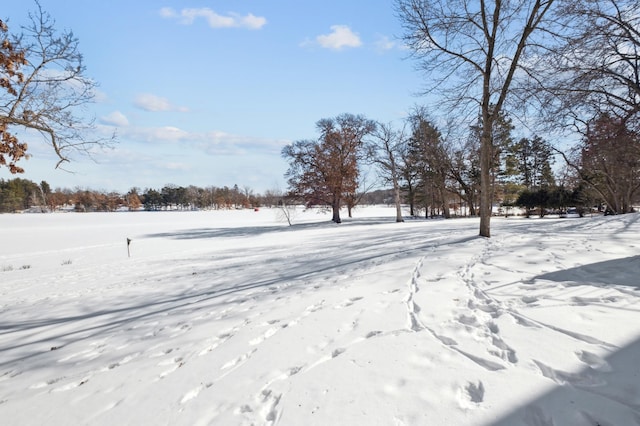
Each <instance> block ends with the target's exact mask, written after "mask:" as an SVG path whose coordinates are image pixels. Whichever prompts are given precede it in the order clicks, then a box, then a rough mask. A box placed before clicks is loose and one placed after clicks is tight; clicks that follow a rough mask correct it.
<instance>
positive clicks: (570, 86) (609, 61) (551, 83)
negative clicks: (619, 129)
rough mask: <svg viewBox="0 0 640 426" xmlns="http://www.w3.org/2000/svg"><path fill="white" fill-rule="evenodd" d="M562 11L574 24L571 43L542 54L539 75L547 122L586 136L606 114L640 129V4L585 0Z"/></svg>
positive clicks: (570, 30)
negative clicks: (592, 123)
mask: <svg viewBox="0 0 640 426" xmlns="http://www.w3.org/2000/svg"><path fill="white" fill-rule="evenodd" d="M562 13H563V14H565V16H566V17H567V18H568V19H570V20H571V22H572V25H571V26H570V27H569V28H568V30H567V32H568V34H567V42H566V43H564V44H563V45H562V46H560V47H559V48H557V49H552V50H549V51H548V52H547V53H546V54H545V55H542V56H541V57H540V59H539V61H538V66H537V69H536V73H535V75H536V76H537V79H536V85H535V86H534V88H533V89H534V90H535V91H537V92H540V93H544V94H545V96H543V97H542V100H543V104H542V106H543V107H544V108H542V109H541V111H543V112H545V113H546V114H547V120H546V122H547V123H550V124H551V125H555V126H556V127H557V126H567V125H573V126H574V129H575V130H577V131H578V132H580V133H582V134H583V135H584V134H585V133H586V131H587V127H588V123H589V122H590V121H591V120H593V119H596V118H597V117H599V116H600V115H601V114H604V113H606V114H608V115H613V116H616V117H618V118H620V119H621V120H623V121H624V122H629V123H630V124H631V123H632V125H633V126H634V127H636V129H637V130H640V3H638V2H637V1H636V0H583V1H579V2H571V3H570V4H568V5H567V6H566V7H565V8H564V9H563V10H562ZM541 89H542V90H541ZM549 118H552V119H549Z"/></svg>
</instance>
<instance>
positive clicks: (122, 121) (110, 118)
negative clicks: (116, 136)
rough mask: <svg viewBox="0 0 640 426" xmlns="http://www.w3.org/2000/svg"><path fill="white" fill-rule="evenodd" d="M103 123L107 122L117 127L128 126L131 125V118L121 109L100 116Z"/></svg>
mask: <svg viewBox="0 0 640 426" xmlns="http://www.w3.org/2000/svg"><path fill="white" fill-rule="evenodd" d="M100 122H101V123H102V124H107V125H111V126H116V127H126V126H128V125H129V120H128V119H127V117H126V116H125V115H124V114H123V113H121V112H120V111H113V112H112V113H111V114H108V115H105V116H104V117H100Z"/></svg>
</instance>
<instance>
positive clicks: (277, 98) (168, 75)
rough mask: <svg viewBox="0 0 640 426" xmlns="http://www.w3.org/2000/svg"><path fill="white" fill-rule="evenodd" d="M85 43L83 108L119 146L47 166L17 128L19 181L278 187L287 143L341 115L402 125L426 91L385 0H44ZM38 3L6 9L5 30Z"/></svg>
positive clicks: (118, 186)
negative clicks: (62, 166) (24, 152)
mask: <svg viewBox="0 0 640 426" xmlns="http://www.w3.org/2000/svg"><path fill="white" fill-rule="evenodd" d="M40 4H41V5H42V7H43V9H44V10H46V11H48V12H49V13H50V14H51V15H52V17H53V18H54V19H55V20H56V26H57V27H58V28H65V29H71V30H73V32H74V34H75V35H76V36H77V37H78V39H79V40H80V50H81V51H82V53H83V55H84V59H85V64H86V67H87V75H88V76H89V77H91V78H93V79H95V80H96V81H97V82H98V84H99V93H98V96H97V99H96V100H97V102H96V103H95V104H92V105H91V106H90V110H91V111H90V112H91V114H92V115H93V116H95V118H96V123H97V125H98V127H99V129H100V130H102V131H108V130H115V131H116V133H117V136H118V142H117V144H116V145H115V146H114V149H111V150H108V151H106V152H100V153H98V154H96V155H95V157H94V160H95V161H94V160H91V159H88V158H86V157H83V156H74V161H73V162H72V163H71V164H70V165H68V166H66V168H67V169H69V170H71V171H72V172H73V173H69V172H65V171H61V170H54V167H55V164H56V161H55V158H54V156H53V153H52V152H51V150H50V148H48V147H47V146H45V145H44V144H43V143H42V141H41V140H40V139H39V138H33V139H32V138H31V137H30V136H28V135H25V134H23V132H19V133H18V136H19V137H21V136H23V137H25V138H28V139H25V140H26V141H27V142H29V149H30V153H31V154H32V157H31V158H30V159H29V160H28V161H24V162H22V163H21V164H20V165H21V166H22V167H24V168H25V169H26V172H25V173H24V174H23V175H19V176H18V177H22V178H24V179H29V180H33V181H34V182H38V183H39V182H40V181H42V180H46V181H47V182H48V183H49V184H50V185H51V186H52V187H54V188H57V187H65V188H70V189H73V188H76V187H80V188H89V189H94V190H106V191H111V190H116V191H120V192H126V191H128V190H129V189H130V188H131V187H134V186H135V187H138V188H141V189H144V188H156V189H157V188H161V187H163V186H165V185H167V184H173V185H179V186H186V185H196V186H201V187H206V186H210V185H213V186H225V185H227V186H233V185H234V184H237V185H239V186H240V187H249V188H251V189H253V190H254V191H256V192H263V191H265V190H269V189H280V190H284V189H285V188H286V182H285V179H284V177H283V175H284V173H285V172H286V170H287V164H286V162H285V161H284V160H283V159H282V158H281V156H280V151H281V149H282V147H283V146H285V145H286V144H289V143H291V142H293V141H296V140H299V139H309V138H316V137H317V133H316V129H315V123H316V122H317V121H318V120H320V119H322V118H330V117H335V116H337V115H339V114H341V113H353V114H363V115H365V116H367V117H368V118H370V119H374V120H379V121H381V122H385V123H386V122H398V123H399V122H400V120H402V118H403V117H404V116H405V114H406V112H407V111H408V110H409V109H411V108H412V107H413V106H415V105H417V104H421V103H423V102H424V100H423V99H421V98H420V97H417V96H416V93H417V92H419V90H420V88H421V85H422V83H421V79H422V78H424V77H423V76H422V75H421V74H420V73H419V72H417V71H416V70H415V68H414V65H415V63H414V62H413V61H411V60H410V59H407V56H408V52H407V51H406V50H404V49H402V46H401V43H400V42H399V40H398V38H397V37H398V36H399V35H400V34H401V28H400V22H399V21H398V19H397V18H396V16H395V14H394V11H393V1H392V0H386V1H383V0H371V1H367V2H366V3H365V2H359V1H355V0H351V1H344V0H342V1H333V0H331V1H323V2H305V1H292V0H234V1H222V0H210V1H201V0H187V1H177V0H168V1H149V0H129V1H122V0H111V1H108V2H98V1H91V2H89V1H86V0H40ZM34 8H35V3H32V2H30V1H25V2H10V4H7V5H4V6H3V7H2V12H0V13H1V14H2V15H1V17H2V18H3V19H6V20H7V21H8V24H9V29H10V31H12V32H14V31H16V30H17V28H18V25H20V24H22V23H24V22H25V20H26V17H27V14H28V12H29V11H30V10H33V9H34ZM13 177H15V176H14V175H11V174H9V173H8V171H7V170H6V169H4V168H3V169H0V178H5V179H10V178H13Z"/></svg>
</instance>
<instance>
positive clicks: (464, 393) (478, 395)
mask: <svg viewBox="0 0 640 426" xmlns="http://www.w3.org/2000/svg"><path fill="white" fill-rule="evenodd" d="M484 393H485V389H484V384H483V383H482V381H478V383H473V382H467V384H466V385H465V386H463V387H461V388H460V389H459V391H458V403H459V404H460V407H462V408H467V409H470V408H477V407H478V406H479V405H480V404H481V403H482V402H483V401H484Z"/></svg>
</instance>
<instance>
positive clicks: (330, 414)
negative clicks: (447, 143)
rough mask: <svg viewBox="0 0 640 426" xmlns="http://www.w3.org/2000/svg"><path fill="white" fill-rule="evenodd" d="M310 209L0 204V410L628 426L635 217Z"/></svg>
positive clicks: (633, 358)
mask: <svg viewBox="0 0 640 426" xmlns="http://www.w3.org/2000/svg"><path fill="white" fill-rule="evenodd" d="M343 215H345V216H346V214H344V213H343ZM329 219H330V215H328V214H327V213H323V212H318V211H315V210H307V211H304V212H302V211H300V212H298V214H297V215H296V216H295V217H294V220H293V226H288V224H287V223H286V222H283V221H282V220H281V219H280V218H279V215H278V211H277V210H271V209H260V210H259V211H253V210H238V211H202V212H133V213H89V214H78V213H67V214H62V213H57V214H23V215H0V228H1V229H2V244H1V245H0V423H1V424H3V425H45V424H46V425H530V426H534V425H535V426H543V425H556V426H558V425H594V426H595V425H600V426H618V425H638V424H640V220H639V219H640V215H638V214H628V215H622V216H607V217H603V216H594V217H586V218H580V219H559V218H544V219H517V218H509V219H505V218H499V217H496V218H493V219H492V222H491V224H492V238H490V239H486V238H481V237H478V236H477V235H478V220H477V219H451V220H425V219H421V220H417V219H414V220H406V221H405V222H404V223H395V221H394V219H395V216H394V210H393V209H391V208H384V207H375V208H374V207H363V208H358V209H356V210H355V211H354V218H351V219H349V218H345V219H344V222H343V223H342V224H340V225H336V224H333V223H331V222H330V220H329ZM127 238H130V239H131V243H130V246H129V253H130V256H129V254H128V252H127V242H126V240H127Z"/></svg>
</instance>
